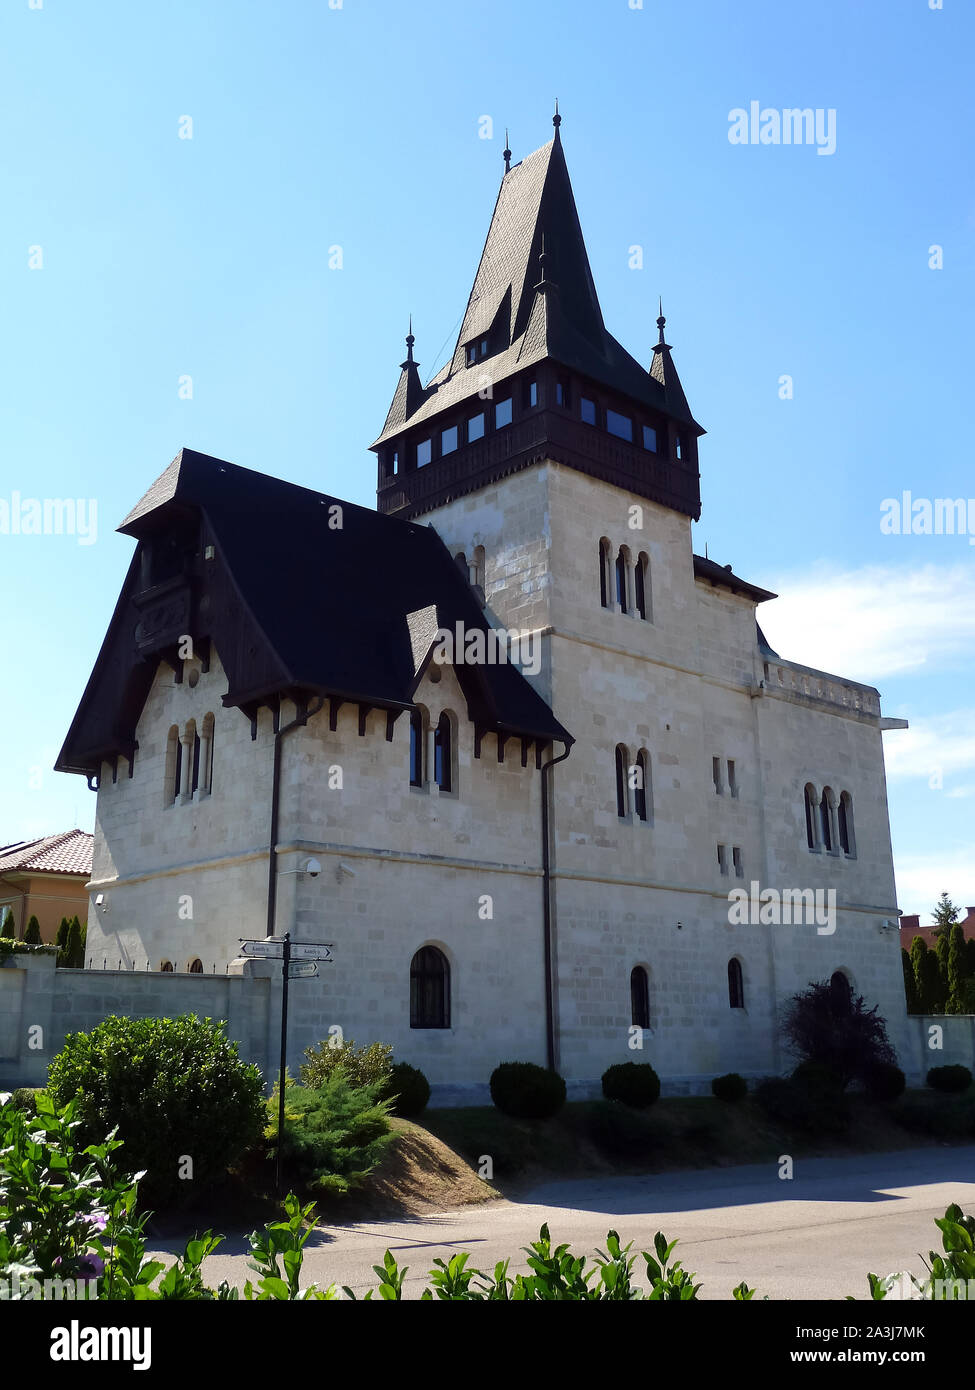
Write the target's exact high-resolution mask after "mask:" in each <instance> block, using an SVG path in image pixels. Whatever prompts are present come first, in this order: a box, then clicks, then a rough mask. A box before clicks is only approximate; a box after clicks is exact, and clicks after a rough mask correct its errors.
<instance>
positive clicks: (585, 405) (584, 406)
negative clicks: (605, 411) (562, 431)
mask: <svg viewBox="0 0 975 1390" xmlns="http://www.w3.org/2000/svg"><path fill="white" fill-rule="evenodd" d="M579 405H580V409H581V410H582V422H583V424H585V425H594V424H595V423H596V402H595V401H591V400H589V398H588V397H587V396H583V398H582V400H581V401H580V403H579Z"/></svg>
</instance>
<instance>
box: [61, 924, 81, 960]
mask: <svg viewBox="0 0 975 1390" xmlns="http://www.w3.org/2000/svg"><path fill="white" fill-rule="evenodd" d="M64 954H65V962H64V963H65V965H67V966H69V967H70V968H72V969H74V970H78V969H80V968H81V966H83V965H84V963H85V947H84V943H83V941H82V939H81V923H80V922H79V921H78V919H77V917H73V918H72V919H71V926H70V928H69V930H68V944H67V947H66V949H65V953H64Z"/></svg>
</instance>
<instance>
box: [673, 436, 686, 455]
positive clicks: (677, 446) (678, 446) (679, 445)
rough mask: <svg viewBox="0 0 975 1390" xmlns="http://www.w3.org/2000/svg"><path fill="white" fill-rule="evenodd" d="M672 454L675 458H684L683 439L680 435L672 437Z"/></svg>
mask: <svg viewBox="0 0 975 1390" xmlns="http://www.w3.org/2000/svg"><path fill="white" fill-rule="evenodd" d="M674 453H675V455H676V456H677V458H683V457H684V439H683V436H682V435H680V434H675V435H674Z"/></svg>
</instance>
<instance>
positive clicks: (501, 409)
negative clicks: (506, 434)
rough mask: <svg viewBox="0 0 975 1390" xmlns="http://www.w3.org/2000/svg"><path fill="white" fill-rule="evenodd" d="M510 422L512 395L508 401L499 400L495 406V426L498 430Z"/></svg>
mask: <svg viewBox="0 0 975 1390" xmlns="http://www.w3.org/2000/svg"><path fill="white" fill-rule="evenodd" d="M510 424H511V397H510V396H509V397H508V399H507V400H506V401H498V403H497V405H496V406H495V407H494V428H495V429H496V430H502V429H504V427H505V425H510Z"/></svg>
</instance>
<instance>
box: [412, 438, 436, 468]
mask: <svg viewBox="0 0 975 1390" xmlns="http://www.w3.org/2000/svg"><path fill="white" fill-rule="evenodd" d="M432 457H433V441H432V440H431V439H421V440H420V442H419V444H418V445H417V446H416V466H417V468H422V467H423V466H424V464H427V463H429V462H430V460H431V458H432Z"/></svg>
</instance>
